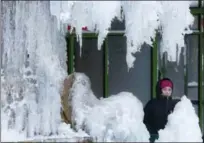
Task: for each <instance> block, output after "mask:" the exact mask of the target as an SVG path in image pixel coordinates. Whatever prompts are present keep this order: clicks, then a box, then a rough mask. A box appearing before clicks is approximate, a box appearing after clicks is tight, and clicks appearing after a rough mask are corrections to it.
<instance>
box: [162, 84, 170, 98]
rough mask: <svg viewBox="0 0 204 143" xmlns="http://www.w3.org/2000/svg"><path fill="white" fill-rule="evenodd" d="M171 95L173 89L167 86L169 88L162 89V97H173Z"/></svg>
mask: <svg viewBox="0 0 204 143" xmlns="http://www.w3.org/2000/svg"><path fill="white" fill-rule="evenodd" d="M171 94H172V89H171V87H169V86H167V87H164V88H162V95H163V96H171Z"/></svg>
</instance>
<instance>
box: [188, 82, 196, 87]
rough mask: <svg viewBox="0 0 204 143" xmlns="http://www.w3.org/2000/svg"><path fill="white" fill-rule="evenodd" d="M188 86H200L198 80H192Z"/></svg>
mask: <svg viewBox="0 0 204 143" xmlns="http://www.w3.org/2000/svg"><path fill="white" fill-rule="evenodd" d="M188 86H198V83H197V82H196V81H192V82H189V83H188Z"/></svg>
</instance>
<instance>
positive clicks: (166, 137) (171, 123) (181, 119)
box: [157, 96, 202, 142]
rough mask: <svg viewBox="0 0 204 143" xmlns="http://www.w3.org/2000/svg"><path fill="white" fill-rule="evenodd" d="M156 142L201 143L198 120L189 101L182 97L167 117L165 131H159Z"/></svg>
mask: <svg viewBox="0 0 204 143" xmlns="http://www.w3.org/2000/svg"><path fill="white" fill-rule="evenodd" d="M157 142H202V132H201V129H200V127H199V119H198V116H197V115H196V112H195V109H194V107H193V105H192V103H191V101H190V100H189V99H188V98H187V97H186V96H183V97H182V98H181V101H180V102H179V103H177V104H176V106H175V109H174V112H173V113H172V114H170V115H169V116H168V122H167V124H166V126H165V129H163V130H160V131H159V139H158V140H157Z"/></svg>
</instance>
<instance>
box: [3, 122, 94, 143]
mask: <svg viewBox="0 0 204 143" xmlns="http://www.w3.org/2000/svg"><path fill="white" fill-rule="evenodd" d="M89 138H90V136H89V135H87V134H86V133H85V132H84V131H81V130H80V131H78V132H75V131H74V130H73V129H71V128H70V125H69V124H65V123H62V124H60V125H59V127H58V134H56V135H50V136H42V135H37V136H34V137H30V138H29V137H27V136H26V134H25V132H21V133H20V132H18V131H17V130H13V129H8V130H5V129H3V130H1V141H2V142H18V141H27V142H30V141H32V142H43V141H57V142H77V141H82V140H85V139H89Z"/></svg>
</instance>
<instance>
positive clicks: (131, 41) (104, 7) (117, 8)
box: [62, 1, 193, 68]
mask: <svg viewBox="0 0 204 143" xmlns="http://www.w3.org/2000/svg"><path fill="white" fill-rule="evenodd" d="M191 3H192V1H101V2H99V1H83V2H82V1H81V2H79V1H75V2H72V7H71V8H70V7H69V9H68V11H69V12H68V15H69V16H67V17H65V15H66V14H65V13H63V17H62V20H63V21H67V23H69V24H70V25H71V26H72V27H75V28H76V34H77V40H78V41H79V43H80V47H82V27H83V26H87V27H88V29H89V30H90V31H95V32H97V33H98V34H99V36H98V48H99V49H100V47H101V45H102V43H103V40H104V39H105V37H106V36H107V34H108V30H109V29H110V26H111V21H112V20H113V19H114V18H118V19H121V18H124V19H125V26H126V29H125V36H126V37H127V55H126V61H127V65H128V68H132V67H133V66H134V61H135V57H134V56H133V54H134V53H136V52H138V51H140V49H141V45H142V44H143V43H144V42H145V43H147V44H149V45H152V40H151V39H154V38H155V35H156V30H158V31H159V32H160V33H161V35H162V42H161V52H162V53H164V52H168V60H171V61H176V60H177V59H179V58H178V55H179V54H180V52H181V48H182V47H184V35H185V34H187V33H190V32H191V31H190V30H189V25H191V24H192V23H193V16H192V15H191V13H190V9H189V7H190V5H191ZM121 11H122V13H121ZM177 61H178V60H177Z"/></svg>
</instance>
